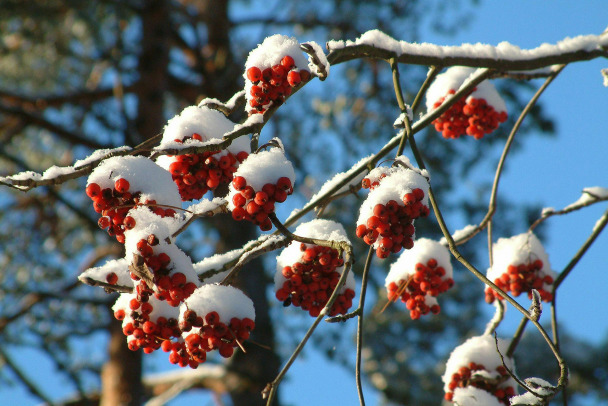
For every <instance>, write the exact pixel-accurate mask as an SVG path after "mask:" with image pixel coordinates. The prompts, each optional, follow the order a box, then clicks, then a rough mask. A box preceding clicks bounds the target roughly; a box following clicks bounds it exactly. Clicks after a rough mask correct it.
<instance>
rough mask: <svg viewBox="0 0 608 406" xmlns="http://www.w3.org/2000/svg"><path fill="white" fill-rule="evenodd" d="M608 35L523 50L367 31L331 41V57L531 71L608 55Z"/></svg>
mask: <svg viewBox="0 0 608 406" xmlns="http://www.w3.org/2000/svg"><path fill="white" fill-rule="evenodd" d="M607 47H608V35H607V34H602V35H584V36H578V37H574V38H566V39H564V40H562V41H559V42H558V43H556V44H543V45H541V46H539V47H537V48H533V49H521V48H519V47H518V46H515V45H512V44H510V43H508V42H502V43H500V44H498V45H496V46H492V45H487V44H479V43H478V44H462V45H460V46H440V45H435V44H428V43H422V44H418V43H412V42H406V41H398V40H396V39H394V38H391V37H390V36H388V35H386V34H385V33H383V32H381V31H379V30H371V31H367V32H366V33H364V34H363V35H361V37H359V38H358V39H357V40H355V41H329V42H328V43H327V49H328V50H329V54H328V56H327V59H328V60H329V62H330V63H331V64H338V63H343V62H347V61H350V60H352V59H359V58H374V59H385V60H389V59H391V58H396V59H397V61H398V62H399V63H405V64H413V65H427V66H457V65H459V66H470V67H477V68H481V67H485V68H490V69H495V70H497V71H503V72H504V71H529V70H534V69H541V68H545V67H547V66H552V65H561V64H568V63H571V62H579V61H586V60H590V59H594V58H600V57H604V58H606V57H608V49H607Z"/></svg>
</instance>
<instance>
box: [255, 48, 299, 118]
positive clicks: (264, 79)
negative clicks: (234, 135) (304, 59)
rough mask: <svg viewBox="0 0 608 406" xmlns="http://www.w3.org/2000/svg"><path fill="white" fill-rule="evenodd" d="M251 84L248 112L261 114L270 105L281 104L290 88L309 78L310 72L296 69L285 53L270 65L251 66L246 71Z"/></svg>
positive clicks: (291, 59) (289, 92)
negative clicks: (279, 60)
mask: <svg viewBox="0 0 608 406" xmlns="http://www.w3.org/2000/svg"><path fill="white" fill-rule="evenodd" d="M246 76H247V79H248V80H249V81H250V82H251V83H252V84H253V85H252V86H251V87H250V89H249V94H248V100H249V106H250V107H251V110H250V111H249V114H263V113H264V112H265V111H266V110H267V109H268V107H270V106H271V105H273V104H274V105H281V104H283V102H285V99H286V98H287V97H289V95H290V94H291V90H292V88H294V87H296V86H298V85H299V84H300V83H301V82H308V81H309V80H310V72H309V71H308V70H306V69H298V68H297V66H296V64H295V61H294V59H293V57H291V56H290V55H285V56H284V57H283V58H282V59H281V62H280V63H278V64H276V65H272V66H270V67H266V68H264V67H258V66H251V67H249V68H248V69H247V72H246Z"/></svg>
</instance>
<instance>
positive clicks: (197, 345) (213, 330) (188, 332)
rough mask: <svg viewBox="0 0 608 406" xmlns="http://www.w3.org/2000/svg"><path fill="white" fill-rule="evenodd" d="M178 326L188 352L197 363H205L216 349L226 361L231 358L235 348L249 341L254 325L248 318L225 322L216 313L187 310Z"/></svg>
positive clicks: (235, 318)
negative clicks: (201, 313)
mask: <svg viewBox="0 0 608 406" xmlns="http://www.w3.org/2000/svg"><path fill="white" fill-rule="evenodd" d="M179 326H180V329H181V330H182V332H183V333H182V336H183V337H184V341H185V343H186V346H185V348H186V351H187V352H188V354H190V356H191V357H192V359H193V360H194V361H196V362H198V363H202V362H205V360H206V358H207V353H208V352H210V351H213V350H218V352H219V354H220V355H221V356H222V357H224V358H228V357H230V356H232V354H233V352H234V347H236V346H237V345H238V346H240V345H241V344H240V343H241V342H242V341H245V340H247V339H248V338H249V335H250V334H251V331H252V330H253V329H254V327H255V322H254V321H253V320H252V319H250V318H248V317H245V318H243V319H240V318H237V317H232V318H231V319H230V321H229V322H228V323H225V322H223V321H222V320H220V316H219V314H218V313H217V312H216V311H210V312H209V313H207V314H205V315H203V316H199V315H198V314H197V313H196V312H195V311H194V310H190V309H188V310H186V311H185V312H184V313H183V314H182V317H180V323H179Z"/></svg>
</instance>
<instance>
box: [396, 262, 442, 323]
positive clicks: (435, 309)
mask: <svg viewBox="0 0 608 406" xmlns="http://www.w3.org/2000/svg"><path fill="white" fill-rule="evenodd" d="M452 286H454V280H453V279H452V278H451V277H449V276H448V275H446V270H445V268H444V267H442V266H439V265H438V262H437V260H436V259H435V258H431V259H429V260H428V261H427V263H426V264H423V263H420V262H419V263H417V264H416V268H415V272H414V274H413V275H412V274H409V277H408V278H406V279H399V280H398V281H391V282H389V284H388V285H387V296H388V300H389V301H391V302H394V301H396V300H398V299H401V301H402V302H403V303H405V307H406V308H407V309H408V310H409V311H410V317H411V318H412V320H417V319H419V318H420V316H424V315H426V314H428V313H429V312H430V313H432V314H438V313H439V312H440V310H441V308H440V306H439V304H437V303H436V301H434V300H432V299H431V298H427V296H431V297H433V298H435V297H437V296H438V295H439V294H441V293H444V292H445V291H447V290H448V289H450V288H451V287H452ZM429 299H431V300H429ZM429 302H430V304H429Z"/></svg>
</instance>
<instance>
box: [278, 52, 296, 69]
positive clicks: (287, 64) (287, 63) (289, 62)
mask: <svg viewBox="0 0 608 406" xmlns="http://www.w3.org/2000/svg"><path fill="white" fill-rule="evenodd" d="M281 65H282V66H283V67H284V68H285V69H286V70H290V69H291V68H293V67H294V66H295V61H294V60H293V58H292V57H291V56H289V55H285V56H284V57H283V59H281Z"/></svg>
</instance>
